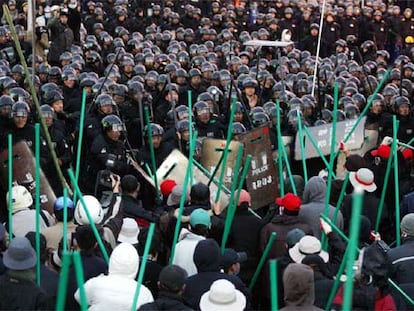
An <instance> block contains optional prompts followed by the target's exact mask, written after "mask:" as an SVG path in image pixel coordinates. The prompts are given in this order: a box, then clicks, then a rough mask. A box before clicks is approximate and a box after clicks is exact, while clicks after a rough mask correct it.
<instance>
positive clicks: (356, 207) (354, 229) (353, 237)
mask: <svg viewBox="0 0 414 311" xmlns="http://www.w3.org/2000/svg"><path fill="white" fill-rule="evenodd" d="M363 195H364V191H363V190H362V189H361V188H359V187H358V188H355V190H354V194H353V198H352V216H351V228H350V235H349V244H348V248H349V254H348V256H347V263H346V281H345V289H344V304H343V310H345V311H348V310H352V294H353V288H354V263H355V257H356V255H357V254H358V240H359V227H360V224H361V221H360V219H359V218H360V215H361V208H362V197H363Z"/></svg>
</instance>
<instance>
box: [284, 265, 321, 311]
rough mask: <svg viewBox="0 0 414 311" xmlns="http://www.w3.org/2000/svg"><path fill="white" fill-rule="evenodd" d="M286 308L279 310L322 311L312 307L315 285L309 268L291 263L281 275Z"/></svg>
mask: <svg viewBox="0 0 414 311" xmlns="http://www.w3.org/2000/svg"><path fill="white" fill-rule="evenodd" d="M283 286H284V290H285V296H284V300H285V304H286V306H285V307H284V308H282V309H280V310H284V311H293V310H309V311H312V310H322V309H319V308H317V307H315V306H314V305H313V303H314V300H315V292H314V291H315V284H314V280H313V270H312V268H311V267H309V266H306V265H303V264H297V263H292V264H290V265H289V266H288V267H287V268H286V270H285V273H284V274H283Z"/></svg>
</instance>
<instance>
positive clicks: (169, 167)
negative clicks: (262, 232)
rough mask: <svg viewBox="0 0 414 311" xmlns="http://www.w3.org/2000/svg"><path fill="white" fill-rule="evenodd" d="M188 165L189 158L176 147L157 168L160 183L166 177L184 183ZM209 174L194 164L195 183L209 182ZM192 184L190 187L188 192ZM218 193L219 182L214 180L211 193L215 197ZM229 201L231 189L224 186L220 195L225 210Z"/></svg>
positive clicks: (180, 183) (222, 207)
mask: <svg viewBox="0 0 414 311" xmlns="http://www.w3.org/2000/svg"><path fill="white" fill-rule="evenodd" d="M187 167H188V159H187V157H186V156H185V155H183V154H182V153H181V152H180V151H179V150H178V149H174V150H173V151H172V152H171V153H170V155H169V156H168V157H167V158H166V159H165V160H164V162H162V164H161V165H160V167H159V168H158V170H157V179H158V184H159V185H160V184H161V183H162V182H163V181H164V180H165V179H173V180H175V182H176V183H177V184H179V185H183V184H184V178H185V173H186V171H187ZM208 181H209V176H208V174H207V172H205V171H202V167H199V166H198V165H194V166H193V183H197V182H202V183H204V184H206V185H207V184H208ZM190 188H191V186H189V187H188V192H189V191H190ZM216 193H217V183H216V181H213V182H212V183H211V184H210V194H211V197H212V198H215V196H216ZM228 203H229V191H228V190H227V189H226V188H225V187H223V188H222V190H221V195H220V206H221V209H222V210H223V209H224V208H226V207H227V205H228Z"/></svg>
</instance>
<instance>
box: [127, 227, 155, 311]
mask: <svg viewBox="0 0 414 311" xmlns="http://www.w3.org/2000/svg"><path fill="white" fill-rule="evenodd" d="M154 230H155V223H151V224H150V226H149V229H148V235H147V240H146V241H145V248H144V254H143V255H142V260H141V266H140V267H139V273H138V280H137V287H136V288H135V294H134V300H133V302H132V308H131V311H135V310H136V309H137V303H138V298H139V293H140V291H141V285H142V281H143V280H144V274H145V268H146V266H147V258H148V254H149V251H150V248H151V242H152V237H153V235H154Z"/></svg>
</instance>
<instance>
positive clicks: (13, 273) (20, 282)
mask: <svg viewBox="0 0 414 311" xmlns="http://www.w3.org/2000/svg"><path fill="white" fill-rule="evenodd" d="M3 263H4V265H5V267H6V268H7V269H8V270H7V272H6V274H5V275H3V276H2V277H1V279H0V288H1V291H0V296H1V299H0V308H1V309H3V310H7V309H10V308H12V309H21V310H49V309H50V308H51V307H53V306H51V305H49V304H48V298H47V296H46V293H45V292H44V291H43V289H42V288H41V287H39V286H38V285H36V272H35V269H34V268H35V266H36V253H35V251H34V249H33V248H32V246H31V245H30V242H29V240H28V239H27V238H26V237H16V238H14V239H13V240H12V241H11V242H10V245H9V248H8V249H7V250H6V252H5V253H4V256H3Z"/></svg>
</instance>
